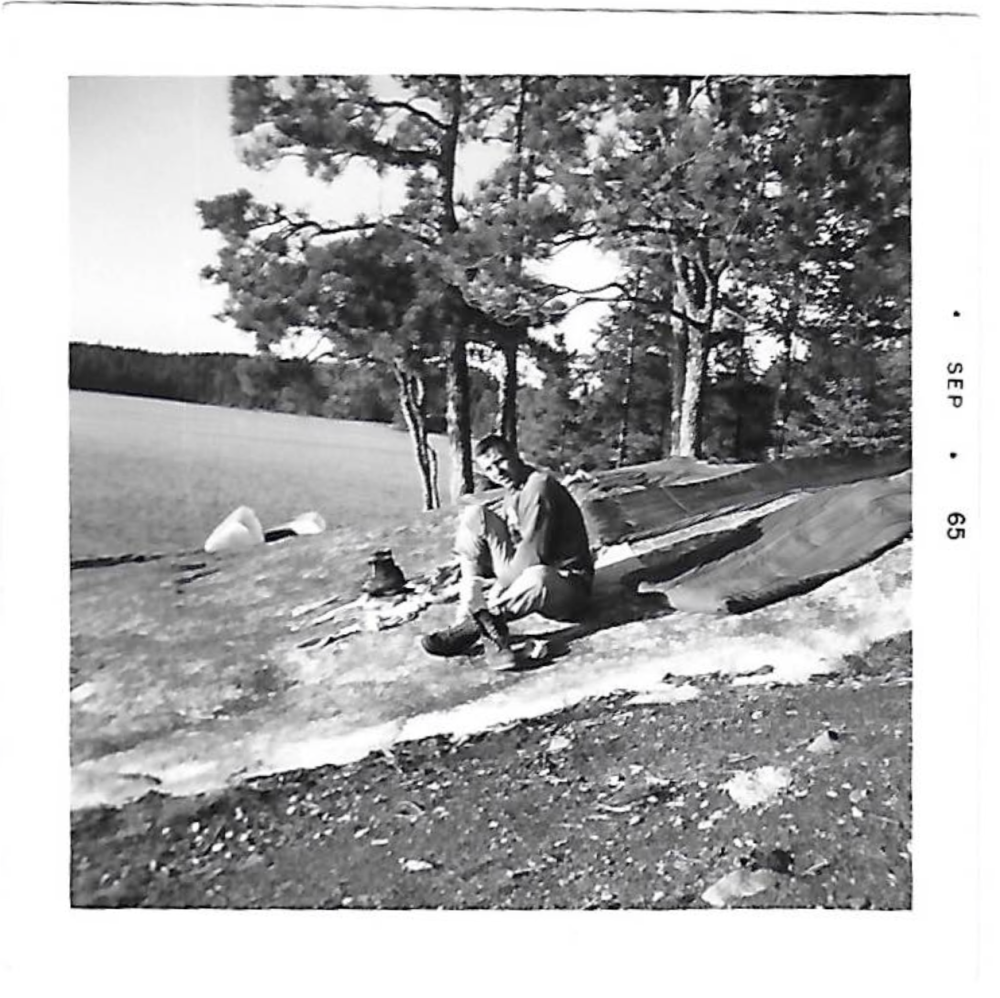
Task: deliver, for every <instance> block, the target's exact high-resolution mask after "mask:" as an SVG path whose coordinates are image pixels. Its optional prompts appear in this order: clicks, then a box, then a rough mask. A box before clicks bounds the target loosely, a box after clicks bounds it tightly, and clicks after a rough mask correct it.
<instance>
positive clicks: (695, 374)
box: [671, 236, 718, 457]
mask: <svg viewBox="0 0 1000 998" xmlns="http://www.w3.org/2000/svg"><path fill="white" fill-rule="evenodd" d="M697 250H698V259H697V260H692V259H688V258H687V257H685V256H684V255H683V254H682V253H681V251H680V246H679V241H678V240H677V238H676V237H674V236H671V256H672V261H673V266H674V282H675V283H674V287H675V290H676V292H677V294H675V302H676V304H677V305H678V306H679V307H678V308H676V311H678V312H680V313H681V314H682V315H683V316H684V317H685V318H684V319H683V320H679V321H682V322H684V324H685V325H686V326H687V360H686V363H685V365H684V384H683V391H682V394H681V398H680V411H679V418H678V423H679V426H678V433H677V447H676V450H675V454H676V455H677V456H678V457H698V456H699V455H700V452H701V440H700V439H699V433H698V431H699V425H698V424H699V411H700V408H701V401H702V399H701V389H702V378H703V376H704V372H705V364H706V362H707V359H708V347H709V344H710V342H711V330H712V323H713V322H714V320H715V306H716V300H717V297H718V275H716V274H713V273H712V272H711V269H710V267H709V266H708V256H707V247H704V246H699V247H697ZM674 404H675V406H676V405H677V403H676V402H675V403H674Z"/></svg>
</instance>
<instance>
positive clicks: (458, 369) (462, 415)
mask: <svg viewBox="0 0 1000 998" xmlns="http://www.w3.org/2000/svg"><path fill="white" fill-rule="evenodd" d="M445 395H446V397H447V398H446V405H447V422H448V445H449V447H450V449H451V489H450V495H451V500H452V502H457V501H458V498H459V497H460V496H462V495H466V494H468V493H471V492H472V491H474V489H475V478H474V477H473V472H472V419H471V416H470V407H469V365H468V358H467V357H466V353H465V336H464V334H463V333H462V331H461V330H459V329H456V330H455V331H454V333H453V334H452V337H451V354H450V356H449V358H448V370H447V377H446V379H445Z"/></svg>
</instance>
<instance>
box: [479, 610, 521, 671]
mask: <svg viewBox="0 0 1000 998" xmlns="http://www.w3.org/2000/svg"><path fill="white" fill-rule="evenodd" d="M472 618H473V620H475V622H476V623H477V624H478V625H479V630H480V633H481V634H482V635H483V637H484V638H485V639H486V643H487V645H489V646H490V647H491V650H492V651H493V652H494V658H495V659H496V660H497V661H498V662H499V663H500V664H501V665H504V666H510V665H515V664H516V661H517V660H516V658H515V656H514V651H513V649H512V648H511V646H510V631H509V630H508V629H507V621H505V620H504V619H503V617H501V616H499V614H495V613H490V611H489V610H477V611H476V612H475V613H474V614H473V615H472Z"/></svg>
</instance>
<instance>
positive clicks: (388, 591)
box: [362, 548, 406, 596]
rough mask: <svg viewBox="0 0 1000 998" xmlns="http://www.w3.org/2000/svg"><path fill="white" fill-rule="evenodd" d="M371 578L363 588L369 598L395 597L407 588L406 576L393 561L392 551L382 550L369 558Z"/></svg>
mask: <svg viewBox="0 0 1000 998" xmlns="http://www.w3.org/2000/svg"><path fill="white" fill-rule="evenodd" d="M368 564H369V565H371V576H370V577H369V578H368V579H367V580H366V581H365V584H364V585H363V586H362V588H363V589H364V591H365V592H366V593H368V595H369V596H393V595H395V594H396V593H400V592H402V591H403V589H405V588H406V576H404V575H403V571H402V569H401V568H400V567H399V565H397V564H396V563H395V561H393V559H392V551H390V550H389V549H388V548H381V549H380V550H378V551H376V552H375V554H374V556H373V557H371V558H369V560H368Z"/></svg>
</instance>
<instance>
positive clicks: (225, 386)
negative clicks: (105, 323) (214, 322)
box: [69, 343, 496, 432]
mask: <svg viewBox="0 0 1000 998" xmlns="http://www.w3.org/2000/svg"><path fill="white" fill-rule="evenodd" d="M473 375H474V380H475V382H476V385H477V388H478V391H477V404H476V406H475V407H474V422H475V425H476V427H477V428H478V429H481V430H483V432H485V428H486V427H487V426H488V425H489V422H490V418H491V409H492V407H493V405H495V400H496V385H495V382H494V380H493V379H492V378H491V377H490V375H489V374H487V373H486V372H484V371H475V372H473ZM69 387H70V388H71V389H75V390H78V391H85V392H109V393H112V394H116V395H139V396H144V397H146V398H158V399H170V400H173V401H176V402H194V403H198V404H201V405H219V406H228V407H230V408H235V409H263V410H265V411H269V412H285V413H295V414H298V415H305V416H321V417H325V418H327V419H352V420H357V421H359V422H366V423H393V424H395V425H397V426H399V427H403V426H404V422H403V417H402V414H401V413H400V411H399V406H398V404H397V403H398V400H397V396H396V386H395V382H394V381H393V378H392V375H391V374H389V373H388V372H387V371H385V370H384V369H383V368H381V367H380V366H379V365H377V364H372V363H369V362H365V361H364V360H338V359H336V358H327V359H325V360H324V361H322V362H320V363H312V362H309V361H306V360H303V359H300V358H279V357H276V356H274V355H273V354H271V353H266V352H265V353H261V354H255V355H252V356H247V355H246V354H231V353H190V354H182V353H156V352H154V351H150V350H141V349H138V348H135V347H116V346H106V345H104V344H98V343H70V346H69ZM432 390H433V392H434V393H435V394H436V395H438V396H440V395H441V394H442V392H443V386H442V385H440V384H434V385H433V386H432ZM430 427H431V432H440V431H442V430H443V429H444V418H443V417H441V418H438V419H436V420H434V419H432V420H431V423H430Z"/></svg>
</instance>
